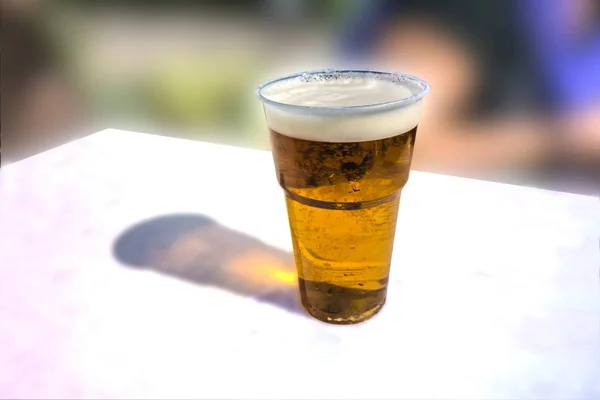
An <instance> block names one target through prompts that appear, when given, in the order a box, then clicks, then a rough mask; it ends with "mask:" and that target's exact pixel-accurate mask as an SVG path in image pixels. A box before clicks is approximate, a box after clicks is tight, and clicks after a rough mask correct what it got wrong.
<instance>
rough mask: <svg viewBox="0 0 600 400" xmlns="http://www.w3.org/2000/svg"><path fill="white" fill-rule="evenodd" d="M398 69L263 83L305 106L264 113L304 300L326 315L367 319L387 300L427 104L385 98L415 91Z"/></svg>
mask: <svg viewBox="0 0 600 400" xmlns="http://www.w3.org/2000/svg"><path fill="white" fill-rule="evenodd" d="M395 77H396V76H394V75H387V74H384V76H380V75H377V74H376V73H372V72H362V73H357V72H346V73H331V72H325V73H323V75H321V76H312V75H311V76H309V77H308V78H307V77H306V76H304V75H300V77H299V78H296V79H293V78H292V82H289V81H284V82H283V83H280V84H279V85H278V84H277V83H275V84H274V85H273V86H274V87H272V88H271V89H270V90H269V88H268V87H267V88H266V89H267V90H265V89H263V90H264V91H265V93H263V95H265V97H267V98H269V99H271V100H273V101H275V102H278V101H281V102H282V103H284V102H285V103H284V104H285V105H292V106H296V107H297V108H290V107H287V108H286V107H278V106H277V104H275V105H270V104H265V113H266V118H267V124H268V126H269V130H270V138H271V146H272V151H273V159H274V162H275V168H276V172H277V178H278V180H279V184H280V185H281V187H282V188H283V190H284V192H285V195H286V204H287V210H288V218H289V223H290V230H291V235H292V242H293V247H294V257H295V263H296V268H297V271H298V279H299V286H300V294H301V299H302V304H303V305H304V307H305V308H306V310H307V311H308V312H309V313H310V314H311V315H313V316H314V317H316V318H317V319H319V320H322V321H326V322H331V323H338V324H348V323H356V322H360V321H363V320H365V319H367V318H369V317H371V316H373V315H375V314H376V313H377V312H378V311H379V310H380V309H381V307H382V306H383V304H384V303H385V298H386V292H387V282H388V275H389V270H390V260H391V257H392V249H393V243H394V235H395V231H396V219H397V215H398V207H399V202H400V193H401V190H402V188H403V186H404V185H405V184H406V182H407V180H408V176H409V170H410V164H411V159H412V153H413V148H414V145H415V138H416V133H417V124H418V114H419V108H420V101H419V100H420V99H419V100H415V101H412V102H405V103H404V104H401V105H400V106H397V107H392V106H390V107H383V106H381V107H380V106H377V105H382V104H386V103H390V102H393V101H395V100H402V99H407V98H410V97H411V96H413V91H412V90H411V86H409V83H410V82H408V83H407V82H405V81H403V80H398V79H394V78H395ZM413 85H414V83H413ZM413 90H414V88H413ZM369 105H376V106H373V107H371V108H370V109H369V107H368V106H369ZM361 106H367V107H364V108H361ZM365 108H366V109H365Z"/></svg>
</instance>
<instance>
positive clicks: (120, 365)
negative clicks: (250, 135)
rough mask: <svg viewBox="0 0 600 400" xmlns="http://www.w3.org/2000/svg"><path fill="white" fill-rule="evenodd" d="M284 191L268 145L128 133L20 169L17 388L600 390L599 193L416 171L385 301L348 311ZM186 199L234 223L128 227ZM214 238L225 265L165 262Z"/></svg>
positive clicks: (0, 356) (5, 272)
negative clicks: (312, 302)
mask: <svg viewBox="0 0 600 400" xmlns="http://www.w3.org/2000/svg"><path fill="white" fill-rule="evenodd" d="M282 196H283V194H282V193H281V191H280V189H279V187H278V186H277V183H276V180H275V175H274V170H273V165H272V160H271V155H270V153H268V152H262V151H255V150H247V149H241V148H235V147H226V146H219V145H214V144H207V143H196V142H190V141H185V140H179V139H171V138H165V137H159V136H151V135H145V134H141V133H133V132H124V131H117V130H106V131H102V132H99V133H96V134H94V135H91V136H89V137H87V138H84V139H82V140H78V141H75V142H73V143H70V144H67V145H65V146H62V147H59V148H56V149H54V150H51V151H49V152H46V153H42V154H40V155H37V156H35V157H32V158H29V159H26V160H23V161H21V162H17V163H15V164H12V165H9V166H7V167H5V168H3V169H2V171H1V172H0V398H233V397H245V398H302V397H305V398H330V397H331V398H413V399H415V398H424V399H425V398H427V399H431V398H443V399H451V398H454V399H458V398H461V399H466V398H472V399H484V398H490V399H491V398H495V399H500V398H502V399H508V398H511V399H512V398H515V399H516V398H518V399H598V398H600V322H599V321H600V285H599V265H600V256H599V238H600V202H599V201H598V199H597V198H592V197H585V196H578V195H571V194H565V193H558V192H549V191H543V190H536V189H530V188H523V187H517V186H509V185H501V184H495V183H489V182H482V181H475V180H467V179H461V178H456V177H449V176H440V175H433V174H427V173H419V172H413V173H412V175H411V179H410V181H409V183H408V185H407V187H406V188H405V191H404V194H403V199H402V204H401V213H400V217H399V218H400V219H399V230H398V234H397V243H396V250H395V254H394V261H393V267H392V272H391V278H390V279H391V280H390V286H389V294H388V302H387V304H386V306H385V308H384V309H383V311H382V312H381V313H380V314H379V315H378V316H376V317H375V318H374V319H372V320H370V321H368V322H366V323H364V324H359V325H354V326H334V325H327V324H323V323H321V322H319V321H317V320H315V319H312V318H310V317H308V316H306V315H304V314H302V313H301V312H298V311H297V310H296V309H294V303H293V300H294V299H295V297H294V296H296V294H295V293H296V292H295V283H294V281H293V275H290V272H289V270H286V268H289V267H290V265H291V264H289V255H288V253H289V251H291V241H290V238H289V228H288V225H287V219H286V211H285V206H284V201H283V198H282ZM182 213H184V214H185V215H187V216H186V217H184V218H183V219H186V218H188V219H190V220H191V221H192V223H191V225H194V224H197V223H199V222H198V221H200V222H201V221H202V219H201V217H195V215H200V214H202V215H204V216H208V217H210V218H211V219H212V220H214V221H215V224H218V226H217V228H210V227H209V228H208V229H209V230H208V231H204V232H209V234H208V235H206V234H205V236H203V238H200V239H198V237H194V233H190V230H191V231H194V229H195V228H194V227H193V226H192V227H191V228H190V227H187V228H186V227H185V226H183V225H181V224H179V225H178V226H179V228H177V229H180V230H181V229H183V231H179V233H181V232H183V233H182V235H183V236H184V239H181V238H180V240H179V241H178V242H177V243H176V244H173V243H171V245H172V247H171V250H169V249H167V248H164V246H165V244H164V241H165V240H167V241H168V240H171V239H172V238H171V239H169V238H161V237H160V235H161V234H162V233H161V231H160V229H159V230H158V231H155V232H154V233H153V234H151V235H150V236H148V232H146V233H145V234H146V236H145V237H144V236H143V235H144V233H143V231H141V232H142V234H140V232H137V231H135V230H134V231H133V233H132V231H128V229H130V228H131V227H132V226H134V225H135V224H137V223H139V222H141V221H145V220H149V219H152V218H155V217H157V216H166V217H165V218H164V219H163V220H162V221H163V223H164V221H171V222H173V221H176V220H177V218H175V217H173V215H174V214H182ZM169 215H171V217H169ZM194 221H195V222H194ZM159 222H160V221H159ZM180 222H181V221H180ZM183 224H184V225H185V222H183ZM157 226H158V227H159V228H160V227H161V226H163V225H161V224H160V223H157ZM164 226H166V225H164ZM194 226H197V225H194ZM182 227H183V228H182ZM185 229H187V231H186V230H185ZM210 229H212V230H210ZM124 232H129V233H127V234H125V236H122V235H123V234H124ZM135 232H137V233H135ZM194 232H196V231H194ZM235 232H237V233H235ZM134 233H135V234H134ZM127 235H129V236H127ZM132 235H133V239H132ZM135 235H138V236H135ZM140 235H141V236H140ZM186 235H187V236H186ZM157 237H158V239H160V240H163V242H160V240H159V241H158V242H156V240H158V239H157ZM252 237H253V238H256V239H253V238H252ZM127 238H128V239H127ZM186 238H187V239H186ZM127 240H129V242H127V243H128V244H127V243H125V242H126V241H127ZM136 240H137V242H136ZM153 240H154V242H153ZM186 240H187V241H186ZM206 240H209V241H210V240H215V241H217V242H219V243H220V245H221V247H219V249H218V250H217V251H216V252H215V251H212V253H211V254H212V256H210V257H213V258H214V257H217V259H220V260H221V261H222V260H224V259H226V260H227V261H226V263H225V264H226V265H225V267H223V268H224V269H225V271H224V272H223V271H221V272H220V273H219V271H217V272H214V271H213V272H212V274H213V275H211V273H206V274H204V275H203V274H199V275H198V276H194V277H192V280H189V279H188V280H186V279H178V278H176V277H174V276H173V274H171V273H169V272H168V271H167V272H166V273H165V271H164V268H163V270H157V269H156V268H159V267H160V265H162V266H163V267H164V266H165V265H166V266H167V267H166V268H168V267H169V263H171V264H177V262H180V264H182V263H183V264H185V257H192V259H193V257H198V254H200V255H202V254H205V255H206V254H208V253H206V251H208V252H209V253H210V251H211V250H210V249H208V250H207V249H206V247H207V246H208V247H210V245H207V243H208V242H207V241H206ZM124 241H125V242H124ZM159 242H160V243H162V244H160V243H159ZM123 243H125V244H123ZM132 243H133V244H132ZM157 243H159V244H160V245H161V246H163V248H162V250H161V251H162V253H160V254H158V255H157V254H156V252H155V253H152V251H153V250H155V249H154V248H153V246H158V245H157ZM115 246H116V247H115ZM119 246H121V247H123V246H125V247H127V246H129V247H128V250H127V249H125V250H123V248H121V249H120V248H119ZM202 246H204V247H205V248H201V247H202ZM125 247H124V248H125ZM115 248H116V250H115ZM238 249H240V250H238ZM257 249H258V250H257ZM127 251H129V252H130V253H131V252H133V253H135V252H136V251H137V252H142V253H143V252H146V253H144V254H146V256H147V257H146V259H145V260H146V261H144V260H142V261H139V260H138V262H141V263H144V262H148V263H149V264H152V263H154V264H152V265H155V264H156V265H159V267H156V268H155V269H153V268H146V269H144V268H132V267H128V266H126V265H125V264H127V263H128V262H130V263H131V262H135V260H133V261H132V257H135V254H133V253H132V254H128V253H127ZM119 252H120V253H119ZM148 252H149V253H148ZM203 252H204V253H203ZM215 253H216V256H215ZM147 254H150V256H148V255H147ZM190 254H191V255H190ZM232 254H233V255H232ZM265 254H266V255H265ZM138 256H139V255H138ZM230 256H231V257H230ZM128 257H129V258H128ZM148 257H150V258H148ZM206 257H208V258H210V257H209V256H206ZM219 257H221V258H219ZM228 257H229V258H228ZM200 258H202V257H200ZM148 260H150V261H148ZM178 260H179V261H178ZM181 260H184V261H181ZM205 260H208V259H205ZM211 260H212V259H211ZM211 260H208V261H206V263H205V264H206V265H204V266H203V267H202V268H205V267H206V268H208V267H207V265H208V264H210V263H211V262H213V263H214V260H213V261H211ZM188 261H189V260H188ZM192 261H193V260H192ZM161 263H162V264H161ZM286 263H288V264H286ZM183 264H182V265H183ZM211 265H212V264H211ZM161 268H162V267H161ZM173 268H175V269H177V268H178V267H177V265H176V266H175V267H173ZM273 271H275V273H273ZM286 271H287V272H286ZM188 272H189V271H188ZM174 274H175V275H177V273H174ZM215 274H216V275H215ZM269 274H271V275H273V276H271V275H269ZM217 275H219V276H217ZM290 276H291V278H290ZM194 280H195V281H196V282H194ZM198 282H200V283H198ZM202 282H205V284H203V283H202ZM210 282H213V284H209V283H210ZM215 282H216V283H215ZM261 282H263V283H264V284H263V283H261ZM261 287H264V288H265V289H264V293H263V291H261V290H262V289H261ZM274 290H275V291H276V292H275V295H274V294H273V293H274V292H273V291H274ZM277 290H278V291H277ZM290 301H291V303H290Z"/></svg>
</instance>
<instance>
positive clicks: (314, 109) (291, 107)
mask: <svg viewBox="0 0 600 400" xmlns="http://www.w3.org/2000/svg"><path fill="white" fill-rule="evenodd" d="M335 73H340V74H348V73H355V74H375V75H384V76H388V77H392V78H394V79H397V80H400V81H408V82H410V83H411V84H413V85H415V86H417V87H420V88H421V90H420V91H419V92H418V93H415V94H413V95H412V96H410V97H405V98H402V99H399V100H392V101H387V102H383V103H375V104H365V105H358V106H336V107H327V106H326V107H323V106H302V105H296V104H288V103H282V102H278V101H275V100H271V99H269V98H268V97H266V96H265V95H264V94H263V91H264V90H265V89H266V88H268V87H269V86H271V85H273V84H276V83H279V82H283V81H286V80H291V79H296V78H299V77H302V76H306V75H318V74H335ZM429 90H430V86H429V84H428V83H427V82H425V81H424V80H422V79H420V78H417V77H416V76H413V75H408V74H404V73H400V72H390V71H383V70H375V69H336V68H331V69H318V70H311V71H304V72H297V73H294V74H289V75H284V76H281V77H279V78H275V79H271V80H268V81H266V82H264V83H262V84H260V85H259V86H258V88H257V89H256V92H255V93H256V97H258V99H259V100H260V101H261V102H262V103H263V104H266V105H269V106H272V107H275V108H279V109H285V110H287V111H296V112H298V111H302V112H308V113H310V114H332V113H333V114H341V113H344V114H345V113H362V112H377V111H386V110H391V109H396V108H401V107H404V106H407V105H410V104H413V103H415V102H417V101H418V100H420V99H422V98H423V97H424V96H425V95H426V94H427V93H429Z"/></svg>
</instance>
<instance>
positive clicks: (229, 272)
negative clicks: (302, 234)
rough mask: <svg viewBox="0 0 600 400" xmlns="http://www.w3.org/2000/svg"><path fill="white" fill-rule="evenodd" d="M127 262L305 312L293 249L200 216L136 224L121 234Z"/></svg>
mask: <svg viewBox="0 0 600 400" xmlns="http://www.w3.org/2000/svg"><path fill="white" fill-rule="evenodd" d="M113 252H114V255H115V257H116V258H117V259H118V260H119V261H120V262H122V263H123V264H125V265H127V266H130V267H136V268H151V269H153V270H155V271H158V272H160V273H163V274H166V275H171V276H174V277H177V278H180V279H184V280H186V281H190V282H194V283H198V284H202V285H210V286H216V287H220V288H224V289H227V290H230V291H232V292H234V293H237V294H242V295H245V296H249V297H252V298H254V299H257V300H259V301H264V302H268V303H271V304H274V305H277V306H279V307H281V308H284V309H285V310H287V311H290V312H293V313H299V314H302V315H305V311H304V309H303V308H302V305H301V304H300V295H299V293H298V278H297V275H296V271H295V268H294V264H293V259H292V256H291V254H290V253H288V252H285V251H283V250H279V249H277V248H274V247H272V246H269V245H267V244H266V243H263V242H261V241H260V240H258V239H256V238H254V237H252V236H248V235H246V234H243V233H240V232H237V231H235V230H232V229H229V228H226V227H224V226H221V225H219V224H218V223H216V222H215V221H213V220H211V219H210V218H207V217H205V216H203V215H199V214H172V215H165V216H160V217H156V218H152V219H149V220H146V221H142V222H140V223H139V224H136V225H134V226H132V227H130V228H129V229H127V230H126V231H125V232H123V233H122V234H121V235H120V237H119V238H117V240H116V242H115V244H114V248H113Z"/></svg>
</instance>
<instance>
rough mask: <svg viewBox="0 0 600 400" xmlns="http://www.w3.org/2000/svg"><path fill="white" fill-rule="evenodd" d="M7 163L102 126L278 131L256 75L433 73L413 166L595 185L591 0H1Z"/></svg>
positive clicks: (225, 134) (234, 136) (594, 0)
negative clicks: (267, 115) (331, 70)
mask: <svg viewBox="0 0 600 400" xmlns="http://www.w3.org/2000/svg"><path fill="white" fill-rule="evenodd" d="M0 17H1V18H2V33H1V36H0V51H1V72H2V74H1V82H0V94H1V110H0V118H1V134H2V165H6V164H8V163H11V162H16V161H18V160H20V159H23V158H25V157H29V156H31V155H34V154H37V153H39V152H41V151H45V150H47V149H50V148H53V147H56V146H58V145H61V144H63V143H67V142H69V141H71V140H74V139H77V138H80V137H83V136H85V135H87V134H90V133H92V132H95V131H98V130H100V129H104V128H107V127H112V128H120V129H126V130H135V131H143V132H148V133H154V134H159V135H167V136H174V137H182V138H188V139H193V140H201V141H210V142H217V143H224V144H230V145H237V146H245V147H251V148H262V149H267V148H268V137H267V135H266V126H265V123H264V120H263V118H264V117H263V113H262V107H261V105H260V103H259V102H258V101H257V100H256V99H255V97H254V89H255V87H256V86H257V85H258V84H259V83H261V82H262V81H264V80H266V79H270V78H275V77H277V76H278V75H281V74H285V73H293V72H298V71H300V70H306V69H319V68H328V67H340V66H346V67H369V68H385V69H390V70H397V71H401V72H406V73H410V74H413V75H417V76H419V77H422V78H423V79H425V80H427V81H428V82H429V83H430V84H431V85H432V88H433V89H432V92H431V94H430V95H429V96H428V97H427V98H426V101H425V110H424V114H423V118H422V122H421V124H420V127H419V136H418V139H417V150H416V152H415V160H414V168H415V169H418V170H424V171H432V172H438V173H446V174H453V175H459V176H466V177H473V178H479V179H487V180H496V181H501V182H508V183H514V184H522V185H529V186H535V187H542V188H548V189H553V190H562V191H570V192H575V193H584V194H592V195H597V194H598V193H599V190H600V1H598V0H489V1H479V0H456V1H452V2H448V1H445V0H187V1H186V0H0Z"/></svg>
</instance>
